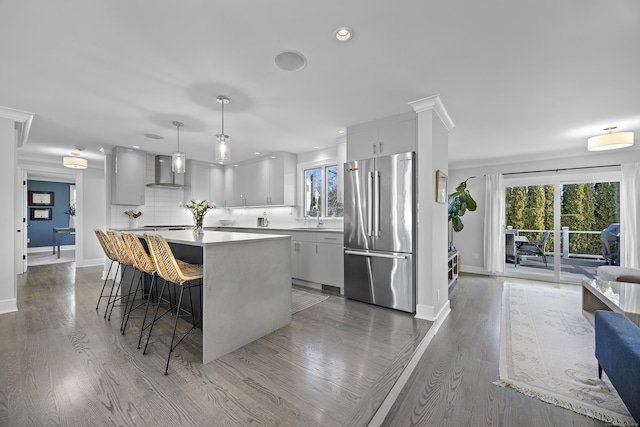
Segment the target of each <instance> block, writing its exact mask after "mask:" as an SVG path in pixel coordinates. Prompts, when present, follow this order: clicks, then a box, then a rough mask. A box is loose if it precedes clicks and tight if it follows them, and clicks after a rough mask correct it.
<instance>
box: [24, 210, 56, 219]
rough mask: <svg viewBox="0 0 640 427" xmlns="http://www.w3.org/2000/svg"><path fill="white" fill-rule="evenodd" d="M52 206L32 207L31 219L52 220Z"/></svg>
mask: <svg viewBox="0 0 640 427" xmlns="http://www.w3.org/2000/svg"><path fill="white" fill-rule="evenodd" d="M51 213H52V209H51V208H31V210H30V215H29V219H31V220H32V221H51V219H52V217H51Z"/></svg>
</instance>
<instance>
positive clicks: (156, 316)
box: [142, 280, 167, 354]
mask: <svg viewBox="0 0 640 427" xmlns="http://www.w3.org/2000/svg"><path fill="white" fill-rule="evenodd" d="M166 287H167V281H166V280H165V281H164V284H163V285H162V290H161V291H160V295H159V296H158V305H156V311H155V313H154V314H153V321H152V322H151V325H150V327H149V335H147V342H146V343H145V345H144V350H142V354H146V353H147V346H148V345H149V338H151V332H153V326H154V325H155V324H156V320H158V309H159V308H160V301H161V300H162V295H164V289H165V288H166Z"/></svg>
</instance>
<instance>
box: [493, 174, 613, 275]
mask: <svg viewBox="0 0 640 427" xmlns="http://www.w3.org/2000/svg"><path fill="white" fill-rule="evenodd" d="M594 175H595V174H594ZM599 175H601V176H600V177H599V178H598V176H597V175H595V176H593V177H592V179H591V180H589V181H587V180H585V179H584V177H579V176H568V175H565V176H562V177H549V176H547V177H526V178H523V177H518V178H515V179H505V218H506V224H505V226H506V230H505V243H506V249H505V274H506V275H511V276H518V277H531V278H537V279H543V280H552V281H560V280H562V281H570V282H579V281H581V279H582V278H583V277H594V276H595V273H596V269H597V268H598V267H599V266H601V265H607V264H618V265H619V262H620V261H619V246H620V237H619V236H620V182H619V174H611V173H608V174H599Z"/></svg>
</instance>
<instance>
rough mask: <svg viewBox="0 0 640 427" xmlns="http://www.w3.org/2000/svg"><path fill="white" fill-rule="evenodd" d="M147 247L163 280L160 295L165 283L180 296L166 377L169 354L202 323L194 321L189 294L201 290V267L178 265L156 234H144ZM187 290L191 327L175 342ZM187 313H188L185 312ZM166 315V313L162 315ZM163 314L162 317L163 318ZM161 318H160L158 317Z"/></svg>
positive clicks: (155, 315)
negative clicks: (192, 290) (194, 290)
mask: <svg viewBox="0 0 640 427" xmlns="http://www.w3.org/2000/svg"><path fill="white" fill-rule="evenodd" d="M144 237H145V239H146V241H147V245H148V246H149V252H151V257H152V258H153V260H154V262H155V264H156V268H157V273H158V275H159V276H160V277H162V278H163V279H164V281H165V282H164V285H163V286H162V291H160V295H163V294H164V289H165V287H166V286H167V283H173V284H174V285H176V286H179V287H180V296H179V298H178V302H177V305H176V306H175V310H176V316H175V321H174V324H173V333H172V335H171V344H170V345H169V355H168V356H167V365H166V367H165V370H164V374H165V375H167V374H168V373H169V361H170V360H171V353H172V352H173V350H174V349H175V348H176V347H177V346H178V345H179V344H180V343H181V342H182V340H184V339H185V338H186V337H187V335H189V332H191V331H192V330H193V329H195V328H197V327H198V325H200V324H201V323H202V316H200V317H201V318H200V319H198V320H197V321H195V313H194V311H193V297H192V294H191V289H192V288H194V287H199V288H200V289H202V278H203V274H202V265H197V264H187V263H178V260H176V258H175V257H174V256H173V252H172V251H171V248H170V247H169V244H168V243H167V241H166V240H165V239H164V237H162V236H160V235H157V234H146V233H145V235H144ZM195 280H199V283H197V284H195V285H193V284H191V283H190V282H192V281H195ZM185 289H188V290H189V297H190V298H189V299H190V300H191V313H190V316H191V318H192V326H191V328H189V330H188V331H187V332H185V333H184V335H182V337H181V338H180V339H179V340H178V342H176V343H175V344H174V342H175V339H176V330H177V328H178V319H179V318H180V316H181V314H180V312H181V311H184V312H186V310H184V309H182V297H183V295H184V290H185ZM159 307H160V304H158V305H157V306H156V311H155V314H154V316H153V322H152V323H151V327H150V328H149V335H148V336H147V342H146V344H145V346H144V350H143V352H142V354H145V353H146V351H147V346H148V345H149V338H151V333H152V332H153V326H154V325H155V322H156V320H157V319H159V317H158V308H159ZM173 308H174V307H171V308H169V310H168V311H172V310H173ZM187 313H188V312H187ZM164 314H166V312H165V313H164ZM164 314H163V316H164ZM160 317H162V316H160Z"/></svg>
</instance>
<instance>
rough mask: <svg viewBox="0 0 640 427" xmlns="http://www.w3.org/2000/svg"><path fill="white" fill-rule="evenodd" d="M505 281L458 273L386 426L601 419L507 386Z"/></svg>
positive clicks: (581, 422)
mask: <svg viewBox="0 0 640 427" xmlns="http://www.w3.org/2000/svg"><path fill="white" fill-rule="evenodd" d="M505 281H510V282H525V281H524V280H519V279H506V278H503V279H500V278H493V277H487V276H473V275H461V276H460V278H459V280H458V282H457V283H456V284H454V285H453V286H452V288H451V289H450V295H449V296H450V300H451V314H450V315H449V317H448V318H447V319H446V320H445V321H444V322H443V324H442V326H441V327H440V329H439V330H438V333H437V334H436V335H435V337H434V338H433V340H432V341H431V343H430V344H429V346H428V347H427V350H426V352H425V353H424V355H423V356H422V358H421V359H420V361H419V363H418V364H417V367H416V369H415V370H414V373H413V374H412V375H411V377H410V378H409V380H408V382H407V383H406V384H405V386H404V388H403V389H402V392H401V393H400V396H399V397H398V399H397V400H396V402H395V403H394V405H393V406H392V408H391V410H390V411H389V413H388V414H387V417H386V419H385V421H384V423H383V424H384V425H386V426H456V427H457V426H509V427H518V426H523V427H524V426H527V427H530V426H601V425H605V424H604V423H601V422H599V421H595V420H593V419H591V418H588V417H585V416H582V415H578V414H576V413H574V412H571V411H569V410H566V409H562V408H559V407H556V406H553V405H550V404H548V403H544V402H542V401H540V400H538V399H535V398H532V397H527V396H525V395H523V394H521V393H518V392H516V391H514V390H512V389H510V388H503V387H498V386H496V385H493V382H494V381H495V380H497V379H498V378H499V374H498V364H499V354H500V313H501V310H502V285H503V283H504V282H505Z"/></svg>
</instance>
